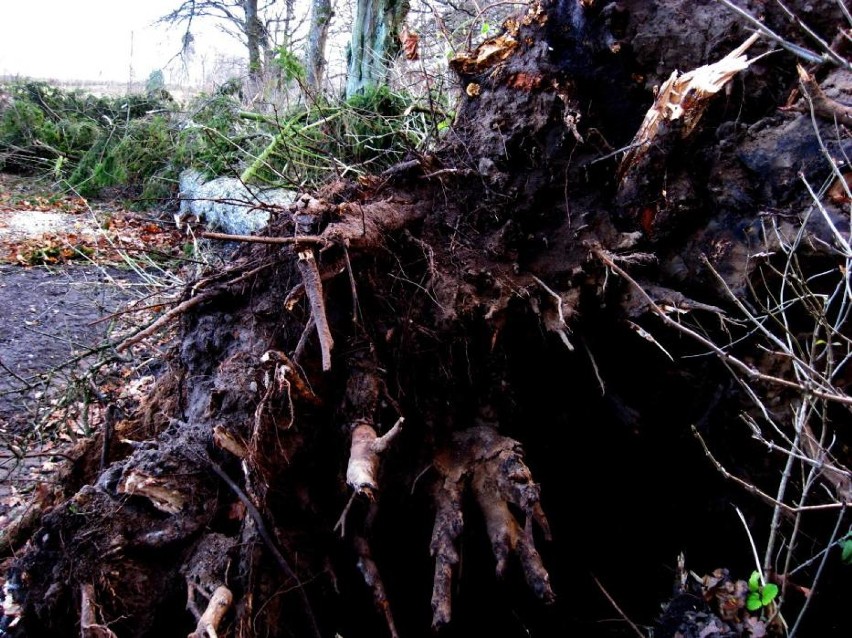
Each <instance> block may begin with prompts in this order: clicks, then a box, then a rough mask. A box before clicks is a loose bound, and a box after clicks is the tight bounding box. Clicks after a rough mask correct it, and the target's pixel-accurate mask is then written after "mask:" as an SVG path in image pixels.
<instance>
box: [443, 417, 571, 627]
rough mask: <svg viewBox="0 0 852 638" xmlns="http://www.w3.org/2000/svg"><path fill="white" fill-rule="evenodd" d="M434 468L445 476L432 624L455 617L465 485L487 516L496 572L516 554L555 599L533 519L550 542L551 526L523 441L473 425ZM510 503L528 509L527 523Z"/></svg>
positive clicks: (538, 591)
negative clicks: (454, 586) (454, 590)
mask: <svg viewBox="0 0 852 638" xmlns="http://www.w3.org/2000/svg"><path fill="white" fill-rule="evenodd" d="M435 466H436V468H437V469H438V471H439V472H440V473H441V476H442V480H441V482H439V483H438V485H437V486H436V489H435V504H436V513H435V526H434V527H433V530H432V543H431V551H432V555H433V556H434V557H435V577H434V581H433V586H432V625H433V627H435V628H436V629H437V628H439V627H442V626H443V625H446V624H447V623H448V622H449V621H450V617H451V610H452V597H451V591H452V579H453V571H454V568H455V566H456V564H457V563H458V562H459V554H458V549H457V547H456V541H457V539H458V537H459V536H460V535H461V533H462V531H463V529H464V517H463V512H462V501H463V497H464V493H465V490H466V489H470V490H472V492H473V495H474V497H475V498H476V502H477V504H478V505H479V508H480V510H481V511H482V513H483V515H484V517H485V523H486V528H487V530H488V536H489V538H490V540H491V549H492V551H493V553H494V557H495V559H496V560H497V565H496V571H497V575H498V576H501V577H502V576H503V575H504V573H505V570H506V566H507V562H508V559H509V556H510V555H511V554H515V555H516V556H517V557H518V561H519V562H520V565H521V569H522V570H523V573H524V578H525V579H526V581H527V585H528V586H529V587H530V589H531V590H532V591H533V592H534V593H535V595H536V596H537V597H538V598H540V599H541V600H543V601H545V602H548V603H549V602H552V601H553V600H554V599H555V594H554V593H553V589H552V588H551V586H550V576H549V575H548V573H547V570H546V569H545V567H544V564H543V563H542V560H541V556H540V555H539V553H538V551H537V550H536V548H535V541H534V539H533V530H532V528H533V525H532V523H533V521H535V522H536V523H538V525H539V527H541V529H542V531H543V532H544V536H545V538H547V539H548V540H549V539H550V527H549V525H548V522H547V518H546V517H545V515H544V511H543V510H542V508H541V504H540V502H539V501H540V490H539V486H538V485H537V484H536V483H535V482H534V481H533V479H532V473H531V472H530V470H529V468H528V467H527V466H526V464H525V463H524V459H523V450H522V448H521V445H520V443H518V442H517V441H515V440H514V439H510V438H508V437H504V436H501V435H499V434H498V433H497V432H496V431H495V430H494V429H493V428H491V427H488V426H477V427H473V428H470V429H468V430H465V431H464V432H460V433H457V434H455V435H454V436H453V449H452V450H450V451H448V452H443V453H441V454H439V455H438V456H437V457H436V459H435ZM510 505H512V506H514V507H516V508H518V509H520V510H521V511H522V512H523V513H524V518H525V520H524V521H523V524H521V522H519V521H518V519H517V518H516V517H515V515H514V514H513V513H512V510H511V509H510Z"/></svg>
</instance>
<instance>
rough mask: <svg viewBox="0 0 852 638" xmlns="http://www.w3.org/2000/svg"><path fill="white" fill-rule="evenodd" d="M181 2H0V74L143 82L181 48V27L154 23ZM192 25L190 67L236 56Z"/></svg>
mask: <svg viewBox="0 0 852 638" xmlns="http://www.w3.org/2000/svg"><path fill="white" fill-rule="evenodd" d="M180 3H181V0H26V1H19V0H0V74H2V75H23V76H30V77H37V78H45V79H48V78H53V79H61V80H114V81H119V82H126V81H128V78H129V77H130V75H131V73H132V75H133V79H134V80H137V81H144V80H145V79H146V78H147V77H148V75H149V74H150V73H151V71H153V70H155V69H158V68H163V67H164V66H165V65H166V63H168V62H169V60H171V59H172V58H174V56H175V54H176V53H177V52H178V51H179V50H180V41H181V36H182V34H183V31H182V29H181V28H176V27H171V28H167V27H166V26H164V25H153V22H155V21H156V20H157V18H159V17H161V16H163V15H165V14H167V13H169V12H170V11H172V10H174V9H176V8H177V7H178V6H180ZM196 24H197V25H198V29H196V28H194V29H193V31H194V32H195V36H196V40H195V49H196V51H197V52H198V54H197V55H196V56H195V58H196V59H195V62H194V66H195V67H199V66H200V64H201V60H200V59H199V58H200V57H202V56H201V53H202V52H203V56H204V57H205V58H206V60H207V64H208V66H209V64H210V63H211V60H212V59H213V57H215V56H216V54H217V53H223V54H225V55H236V56H242V55H243V53H242V51H243V49H242V48H241V47H240V44H239V43H238V42H237V41H236V40H233V39H232V38H228V37H227V36H224V35H222V34H220V33H218V32H217V31H216V30H215V29H213V28H210V27H208V28H203V25H202V24H201V23H193V26H194V27H195V25H196ZM131 54H132V55H131ZM196 70H197V69H196ZM208 70H209V69H208Z"/></svg>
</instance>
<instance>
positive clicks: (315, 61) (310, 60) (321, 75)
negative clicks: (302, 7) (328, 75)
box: [305, 0, 334, 95]
mask: <svg viewBox="0 0 852 638" xmlns="http://www.w3.org/2000/svg"><path fill="white" fill-rule="evenodd" d="M333 15H334V12H333V11H332V8H331V0H314V1H313V2H312V3H311V26H310V30H309V31H308V50H307V53H306V54H305V69H306V71H307V73H306V76H305V84H307V86H308V87H309V88H310V89H311V90H312V91H314V92H315V93H316V94H317V95H319V94H320V93H322V86H323V81H324V80H325V66H326V59H325V46H326V42H327V41H328V28H329V26H331V18H332V16H333Z"/></svg>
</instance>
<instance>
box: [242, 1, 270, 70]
mask: <svg viewBox="0 0 852 638" xmlns="http://www.w3.org/2000/svg"><path fill="white" fill-rule="evenodd" d="M243 11H244V13H245V27H244V32H245V34H246V48H247V49H248V58H249V77H250V78H252V79H254V80H258V79H259V78H260V77H261V76H262V75H263V56H264V53H265V52H266V50H267V49H268V48H269V47H268V45H267V39H266V31H265V29H264V28H263V23H262V22H261V21H260V17H259V16H258V13H257V0H244V1H243Z"/></svg>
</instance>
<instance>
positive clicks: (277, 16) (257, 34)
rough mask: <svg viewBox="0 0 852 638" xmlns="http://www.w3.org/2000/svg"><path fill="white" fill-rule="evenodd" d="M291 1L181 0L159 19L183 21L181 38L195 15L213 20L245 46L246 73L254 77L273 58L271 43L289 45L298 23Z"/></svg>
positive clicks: (189, 31)
mask: <svg viewBox="0 0 852 638" xmlns="http://www.w3.org/2000/svg"><path fill="white" fill-rule="evenodd" d="M294 4H295V2H294V0H286V1H285V2H276V0H185V1H184V2H183V3H182V4H181V5H180V6H179V7H178V8H177V9H175V10H174V11H172V12H171V13H169V14H168V15H165V16H163V17H162V18H161V19H160V21H161V22H165V23H169V24H185V25H186V35H185V36H184V42H191V41H192V25H193V21H194V20H195V19H197V18H200V19H204V20H209V21H215V22H216V23H217V26H218V27H219V28H220V29H221V30H222V31H224V32H225V33H227V34H228V35H230V36H232V37H234V38H236V39H238V40H239V41H240V42H241V43H243V45H244V46H245V47H246V50H247V54H248V68H249V75H250V76H251V77H252V78H254V79H258V78H260V77H261V75H262V74H263V71H264V70H265V67H266V66H267V65H268V63H269V61H270V60H272V59H273V58H274V48H275V44H276V43H284V44H285V45H287V46H291V45H292V41H293V34H294V32H295V31H296V30H297V29H298V28H299V26H300V25H301V21H299V20H295V19H294V16H295V12H294ZM279 5H280V7H281V9H280V10H279Z"/></svg>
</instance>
